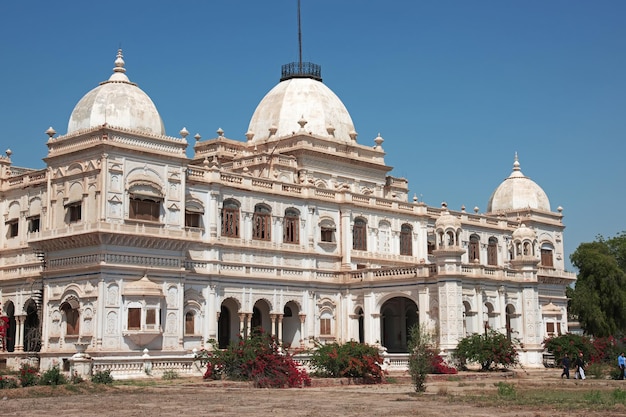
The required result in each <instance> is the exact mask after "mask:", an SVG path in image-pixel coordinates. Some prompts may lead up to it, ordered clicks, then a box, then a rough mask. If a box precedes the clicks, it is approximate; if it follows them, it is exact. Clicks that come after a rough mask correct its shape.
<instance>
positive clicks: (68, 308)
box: [60, 298, 80, 336]
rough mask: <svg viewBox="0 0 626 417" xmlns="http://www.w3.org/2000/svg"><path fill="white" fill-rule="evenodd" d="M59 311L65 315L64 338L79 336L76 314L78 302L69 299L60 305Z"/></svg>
mask: <svg viewBox="0 0 626 417" xmlns="http://www.w3.org/2000/svg"><path fill="white" fill-rule="evenodd" d="M60 308H61V311H62V312H63V314H64V315H65V335H66V336H78V335H79V331H80V329H79V323H80V321H79V318H80V316H79V312H78V300H76V299H74V298H71V299H69V300H67V301H65V302H64V303H63V304H61V307H60Z"/></svg>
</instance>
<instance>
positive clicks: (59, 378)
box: [39, 366, 67, 385]
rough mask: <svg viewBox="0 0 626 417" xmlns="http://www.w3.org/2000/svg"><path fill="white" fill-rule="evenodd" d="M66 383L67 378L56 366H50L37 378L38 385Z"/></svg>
mask: <svg viewBox="0 0 626 417" xmlns="http://www.w3.org/2000/svg"><path fill="white" fill-rule="evenodd" d="M64 384H67V378H66V377H65V375H63V374H62V373H61V370H60V369H59V367H58V366H53V367H52V368H50V369H48V370H47V371H45V372H44V373H43V374H41V377H40V378H39V385H64Z"/></svg>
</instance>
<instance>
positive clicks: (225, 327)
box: [217, 298, 239, 349]
mask: <svg viewBox="0 0 626 417" xmlns="http://www.w3.org/2000/svg"><path fill="white" fill-rule="evenodd" d="M238 311H239V305H238V304H237V302H236V301H235V300H233V299H232V298H228V299H226V300H224V301H223V302H222V307H221V309H220V318H219V320H218V322H217V344H218V346H219V348H220V349H225V348H227V347H228V345H229V344H230V343H231V342H233V341H235V340H237V337H238V335H239V316H238V315H237V312H238Z"/></svg>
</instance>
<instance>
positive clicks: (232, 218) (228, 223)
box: [222, 199, 239, 237]
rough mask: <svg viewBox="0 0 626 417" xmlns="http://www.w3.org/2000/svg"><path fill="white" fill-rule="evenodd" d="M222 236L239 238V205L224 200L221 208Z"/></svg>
mask: <svg viewBox="0 0 626 417" xmlns="http://www.w3.org/2000/svg"><path fill="white" fill-rule="evenodd" d="M222 236H227V237H239V203H238V202H237V201H236V200H230V199H229V200H225V201H224V206H223V207H222Z"/></svg>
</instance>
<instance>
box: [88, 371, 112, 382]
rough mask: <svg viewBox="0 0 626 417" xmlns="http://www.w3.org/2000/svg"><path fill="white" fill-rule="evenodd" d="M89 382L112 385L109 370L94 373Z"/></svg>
mask: <svg viewBox="0 0 626 417" xmlns="http://www.w3.org/2000/svg"><path fill="white" fill-rule="evenodd" d="M91 382H93V383H94V384H112V383H113V377H112V376H111V371H110V370H109V369H107V370H104V371H96V372H95V373H94V374H93V376H92V377H91Z"/></svg>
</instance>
